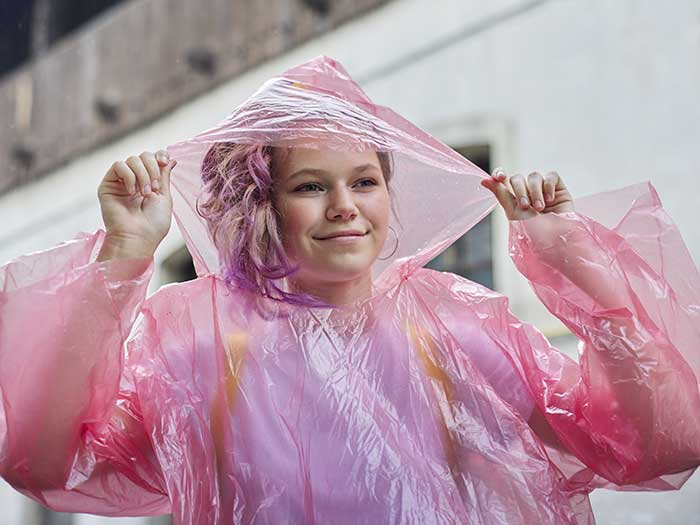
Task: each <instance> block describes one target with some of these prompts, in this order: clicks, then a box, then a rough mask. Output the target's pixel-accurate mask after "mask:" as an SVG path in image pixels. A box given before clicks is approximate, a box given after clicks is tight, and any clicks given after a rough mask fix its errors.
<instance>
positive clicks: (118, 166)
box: [111, 160, 136, 195]
mask: <svg viewBox="0 0 700 525" xmlns="http://www.w3.org/2000/svg"><path fill="white" fill-rule="evenodd" d="M111 171H112V172H113V173H114V176H115V177H116V178H117V179H118V180H120V181H122V182H123V183H124V187H125V188H126V191H127V192H128V193H129V195H134V194H135V193H136V175H134V172H133V171H131V169H129V166H127V165H126V162H124V161H123V160H118V161H117V162H115V163H114V164H112V168H111Z"/></svg>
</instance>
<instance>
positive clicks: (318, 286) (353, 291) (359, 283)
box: [292, 271, 372, 306]
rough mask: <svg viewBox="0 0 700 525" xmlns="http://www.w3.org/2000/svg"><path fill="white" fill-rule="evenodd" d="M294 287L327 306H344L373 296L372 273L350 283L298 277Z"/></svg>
mask: <svg viewBox="0 0 700 525" xmlns="http://www.w3.org/2000/svg"><path fill="white" fill-rule="evenodd" d="M292 287H293V289H294V290H296V291H297V292H304V293H307V294H310V295H313V296H315V297H318V298H319V299H321V300H322V301H324V302H325V303H327V304H330V305H333V306H342V305H345V304H349V303H354V302H356V301H361V300H363V299H367V298H368V297H370V295H372V272H371V271H369V272H367V273H365V274H363V275H361V276H360V277H357V278H356V279H351V280H349V281H320V280H318V279H312V278H303V277H298V278H297V279H295V280H294V281H292Z"/></svg>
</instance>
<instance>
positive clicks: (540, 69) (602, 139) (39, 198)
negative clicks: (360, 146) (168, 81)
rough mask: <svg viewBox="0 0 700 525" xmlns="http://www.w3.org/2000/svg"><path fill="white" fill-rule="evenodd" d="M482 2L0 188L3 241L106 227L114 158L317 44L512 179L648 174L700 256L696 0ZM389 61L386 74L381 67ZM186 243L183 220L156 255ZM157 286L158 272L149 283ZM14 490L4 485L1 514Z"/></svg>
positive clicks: (382, 13)
mask: <svg viewBox="0 0 700 525" xmlns="http://www.w3.org/2000/svg"><path fill="white" fill-rule="evenodd" d="M484 4H485V2H480V1H475V0H453V1H431V2H426V1H424V0H401V1H395V2H393V3H391V4H389V5H387V6H385V7H383V8H380V9H378V10H376V11H374V12H372V13H371V14H370V15H368V16H367V17H365V18H363V19H360V20H358V21H356V22H353V23H350V24H348V25H346V26H344V27H342V28H339V29H337V30H335V31H334V32H333V33H331V34H329V35H327V36H324V37H322V38H319V39H317V40H315V41H313V42H310V43H308V44H306V45H304V46H302V47H300V48H298V49H296V50H294V51H292V52H290V53H288V54H286V55H284V56H282V57H280V58H278V59H276V60H273V61H270V62H268V63H266V64H265V65H264V66H261V67H258V68H256V69H254V70H252V71H249V72H248V73H246V74H245V75H243V76H241V77H240V78H238V79H236V80H235V81H232V82H229V83H227V84H225V85H222V86H220V87H219V88H217V89H216V90H213V91H211V92H210V93H207V94H206V95H205V96H203V97H201V98H199V99H197V100H195V101H192V102H190V103H188V104H186V105H184V106H183V107H181V108H180V109H178V110H177V111H174V112H172V113H171V114H169V115H167V116H166V117H164V118H162V119H161V120H159V121H158V122H155V123H154V124H152V125H150V126H148V127H145V128H142V129H139V130H138V131H136V132H134V133H133V134H131V135H130V136H128V137H126V138H124V139H122V140H119V141H116V142H114V143H112V144H109V145H107V146H105V147H104V148H101V149H99V150H97V151H94V152H92V153H91V154H89V155H86V156H84V157H82V158H80V159H77V160H76V161H74V162H73V163H71V164H70V165H68V166H65V167H63V168H61V169H58V170H56V171H55V172H54V173H53V174H51V175H50V176H48V177H46V178H45V179H42V180H41V181H39V182H37V183H35V184H32V185H31V186H27V187H24V188H21V189H19V190H17V191H15V192H13V193H11V194H9V195H6V196H4V197H2V198H0V224H2V225H3V230H2V234H1V237H2V238H7V237H8V236H9V235H11V234H12V232H17V231H20V230H22V231H26V234H25V235H23V236H22V237H21V238H18V239H15V240H12V241H11V242H4V243H1V245H0V262H3V261H6V260H8V259H9V258H12V257H15V256H17V255H20V254H22V253H26V252H28V251H32V250H39V249H43V248H45V247H48V246H49V245H52V244H55V243H57V242H59V241H61V240H64V239H68V238H69V237H71V236H73V235H74V234H75V232H77V231H78V230H86V231H90V230H94V229H96V228H98V227H99V226H100V225H101V221H100V217H99V210H98V205H97V198H96V194H95V191H96V188H97V185H98V182H99V180H100V179H101V177H102V176H103V174H104V172H105V170H106V169H107V168H108V167H109V165H110V164H111V163H112V162H113V161H114V160H117V159H125V158H126V157H127V156H129V155H131V154H138V153H140V152H141V151H143V150H145V149H148V150H155V149H157V148H160V147H163V146H165V145H167V144H169V143H172V142H175V141H177V140H180V139H183V138H186V137H189V136H192V135H193V134H195V133H197V132H199V131H201V130H202V129H205V128H207V127H210V126H212V125H214V124H215V123H217V122H218V121H220V120H221V119H222V118H223V117H224V116H226V115H227V114H228V113H229V112H230V110H231V109H232V108H234V107H235V106H236V105H237V104H238V103H240V102H241V101H242V100H243V99H244V98H246V97H247V96H248V95H249V94H250V93H252V92H253V91H254V90H255V89H256V88H257V87H258V86H259V85H260V84H261V83H262V82H263V81H264V80H266V79H267V78H269V77H270V76H272V75H274V74H278V73H280V72H281V71H283V70H284V69H286V68H287V67H290V66H292V65H295V64H297V63H299V62H302V61H305V60H307V59H309V58H312V57H314V56H316V55H319V54H326V55H329V56H332V57H334V58H336V59H338V60H339V61H341V62H342V63H343V65H344V66H345V67H346V68H347V69H348V70H349V72H350V73H351V74H352V75H353V76H355V77H356V78H357V79H360V80H362V79H369V80H368V81H367V82H365V83H363V86H364V87H365V89H366V91H367V92H368V94H369V95H370V97H372V98H373V99H374V100H375V101H376V102H378V103H381V104H385V105H388V106H390V107H392V108H393V109H394V110H396V111H398V112H399V113H401V114H402V115H404V116H405V117H407V118H408V119H409V120H412V121H413V122H414V123H416V124H417V125H418V126H420V127H423V128H425V129H427V130H428V131H429V132H431V133H433V134H435V135H436V136H437V137H438V138H440V139H442V140H443V141H445V142H447V143H449V144H450V145H454V146H457V145H463V144H465V143H468V142H470V141H478V142H482V141H488V142H490V143H491V146H492V151H493V152H494V158H493V164H494V166H496V165H501V166H503V167H504V168H505V169H506V170H507V171H508V172H509V173H513V172H522V173H524V174H526V173H528V172H529V171H532V170H557V171H558V172H559V173H560V174H561V175H562V176H563V177H564V179H565V180H566V182H567V183H568V185H569V187H570V189H571V190H572V192H573V193H574V195H584V194H589V193H593V192H596V191H601V190H608V189H614V188H618V187H620V186H624V185H627V184H632V183H634V182H638V181H641V180H647V179H650V180H651V181H652V182H653V183H654V185H655V186H656V188H657V189H658V191H659V193H660V196H661V198H662V200H663V202H664V204H665V207H666V208H667V210H668V211H669V212H670V213H671V215H672V216H673V217H674V218H675V220H676V221H677V223H678V225H679V227H680V230H681V232H682V233H683V235H684V237H685V239H686V241H687V243H688V245H689V247H690V250H691V253H692V254H693V256H694V257H695V260H696V261H698V260H700V231H699V230H696V229H694V228H693V227H694V226H695V221H696V220H697V205H698V202H699V201H700V190H699V189H698V187H697V186H696V185H695V184H696V183H695V180H696V170H697V168H696V166H697V163H696V159H695V149H696V147H697V143H698V137H700V104H698V103H697V98H698V92H700V89H699V88H700V56H699V55H700V51H699V50H700V23H699V22H698V21H699V20H700V3H698V2H697V1H695V0H676V1H674V2H673V3H669V4H666V5H665V6H664V8H663V9H660V8H659V7H658V4H655V3H652V2H642V1H638V0H618V1H616V2H600V1H598V2H583V1H573V0H568V1H567V0H563V1H556V2H555V1H550V2H535V3H534V4H537V5H536V6H535V7H533V8H532V9H530V10H525V11H524V12H521V13H520V14H514V13H515V12H517V11H518V10H519V9H522V8H523V6H527V5H530V4H533V3H532V2H522V1H515V0H492V1H491V2H489V3H488V6H485V5H484ZM459 31H463V32H464V33H465V35H466V36H464V37H463V38H461V39H458V40H457V41H455V42H454V43H453V44H452V45H449V46H446V47H442V48H441V49H440V50H438V51H436V52H434V53H432V54H428V55H426V56H425V57H424V58H422V59H421V60H419V61H417V62H416V61H414V62H413V63H410V61H409V63H406V64H404V65H401V66H400V67H395V66H392V64H397V63H399V64H401V61H402V60H403V59H404V58H406V57H410V56H411V54H413V53H416V52H417V53H420V51H421V50H424V49H426V47H427V46H431V45H433V44H435V45H437V47H439V43H440V41H441V40H443V39H444V38H445V37H447V36H449V35H450V34H453V33H455V32H459ZM397 61H398V62H397ZM385 67H388V71H389V72H388V73H385V74H377V71H380V70H382V69H383V68H385ZM495 221H496V235H495V247H494V259H495V261H496V268H495V270H496V275H495V279H496V284H497V287H498V289H499V290H500V291H502V292H504V293H506V294H507V295H509V296H510V297H511V305H512V308H513V310H514V311H515V313H516V314H517V315H519V316H520V317H521V318H523V319H524V320H528V321H533V322H535V323H536V324H538V326H540V327H541V328H542V329H543V330H545V331H546V332H548V333H550V334H552V335H556V334H557V333H560V329H561V324H560V323H558V322H557V321H554V320H553V318H551V316H549V315H548V314H546V312H544V309H543V308H542V307H541V305H539V303H538V302H537V300H536V298H535V297H534V296H533V295H532V293H531V292H530V291H529V288H528V287H527V285H526V282H525V281H524V279H523V278H521V277H520V276H519V275H518V274H517V272H516V271H515V270H514V267H513V265H512V263H511V262H510V260H509V258H508V256H507V252H506V238H505V234H506V224H505V220H504V219H503V217H502V214H501V215H498V216H497V218H496V219H495ZM180 245H181V238H180V236H179V233H178V232H177V231H176V227H173V229H172V231H171V233H170V235H169V236H168V238H167V239H166V241H165V243H164V245H163V246H162V247H161V249H160V250H159V253H158V254H157V256H156V259H157V261H161V260H162V259H163V258H164V257H166V256H168V255H170V254H171V253H172V252H173V251H174V250H175V249H177V248H178V247H179V246H180ZM158 284H159V281H158V276H156V279H154V282H153V285H152V290H154V289H155V288H157V286H158ZM695 478H697V476H696V477H695ZM695 478H693V480H691V482H689V484H688V486H687V487H686V489H684V490H683V491H682V492H681V493H679V494H660V495H653V496H649V495H627V494H615V495H613V496H612V497H613V499H612V500H610V499H609V496H608V495H605V493H603V494H604V497H603V496H601V497H598V496H596V495H595V494H594V496H593V498H592V499H593V501H594V505H598V507H596V508H597V510H598V516H599V522H600V523H606V521H605V515H608V516H612V514H611V513H612V510H610V511H606V510H605V509H606V508H607V509H613V507H619V506H620V505H622V508H625V507H624V506H625V505H629V504H630V503H629V502H632V501H634V508H635V509H636V510H637V511H638V512H642V514H643V517H642V518H640V519H652V520H653V519H656V518H654V516H655V515H654V514H653V512H655V509H660V508H661V507H662V506H661V505H658V502H659V501H661V500H660V499H659V498H664V499H663V501H664V502H665V504H666V505H668V504H669V503H668V502H669V501H671V502H673V501H674V500H673V498H677V499H676V500H675V501H677V502H679V503H678V504H679V505H681V506H682V505H690V497H691V495H692V494H695V496H694V497H697V496H698V495H700V490H699V489H700V484H699V483H697V482H696V479H695ZM693 483H694V484H693ZM6 492H7V491H5V492H0V499H1V503H2V504H3V505H2V506H3V507H4V508H7V506H6V505H5V504H6V502H8V497H7V495H6ZM625 498H627V499H625ZM631 498H636V499H634V500H632V499H631ZM654 498H657V499H656V500H654ZM669 498H670V499H669ZM611 501H612V503H611ZM15 505H16V503H15ZM644 505H647V506H648V509H647V508H645V507H644ZM688 508H690V507H689V506H688ZM640 509H641V511H640ZM605 512H608V514H605ZM616 512H618V511H616ZM644 513H646V514H644ZM642 514H640V515H642ZM644 516H646V518H645V517H644ZM650 516H651V518H649V517H650ZM610 519H612V518H610ZM659 519H661V518H659ZM669 519H670V520H673V519H675V517H674V516H671V517H668V516H666V517H664V518H663V522H664V523H674V522H673V521H669ZM678 519H684V518H683V516H680V517H679V518H678ZM102 521H104V522H106V521H108V520H102ZM642 522H643V521H639V523H642ZM647 522H648V523H651V522H654V521H644V523H647ZM608 523H612V521H608ZM634 523H637V522H636V521H635V522H634ZM678 523H681V521H679V522H678Z"/></svg>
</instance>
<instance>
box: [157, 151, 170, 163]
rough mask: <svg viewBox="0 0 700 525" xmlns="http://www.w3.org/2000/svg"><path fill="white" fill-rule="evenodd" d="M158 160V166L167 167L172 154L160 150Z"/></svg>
mask: <svg viewBox="0 0 700 525" xmlns="http://www.w3.org/2000/svg"><path fill="white" fill-rule="evenodd" d="M156 160H157V161H158V164H160V165H161V166H162V167H165V166H166V165H167V164H168V163H169V162H170V154H169V153H168V151H167V150H164V149H159V150H158V151H156Z"/></svg>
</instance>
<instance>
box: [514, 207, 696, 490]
mask: <svg viewBox="0 0 700 525" xmlns="http://www.w3.org/2000/svg"><path fill="white" fill-rule="evenodd" d="M511 253H512V255H513V258H514V260H515V263H516V266H517V267H518V269H519V270H520V271H521V273H523V275H525V276H526V277H527V278H528V280H530V282H531V283H532V285H533V287H534V288H535V291H536V293H537V294H538V296H539V297H540V299H541V300H542V301H543V303H544V304H545V305H546V306H547V308H548V309H549V310H550V311H552V313H554V314H555V315H557V317H559V318H560V319H561V320H562V321H563V322H564V323H565V324H566V325H567V326H568V327H569V328H570V329H571V330H572V332H574V333H575V334H576V335H577V336H578V337H579V338H580V339H581V340H582V341H584V343H585V347H584V351H583V354H582V357H581V363H580V373H577V370H576V369H575V368H573V367H572V363H569V364H568V365H567V366H565V367H563V368H562V369H561V370H560V371H558V372H557V373H558V376H559V377H558V378H557V380H556V381H553V380H552V379H553V378H552V374H551V372H552V370H549V371H546V370H544V367H543V366H542V363H538V359H541V357H542V356H537V355H535V356H533V359H532V360H531V362H530V363H528V366H527V367H526V368H528V370H527V374H526V375H527V377H528V379H529V380H530V384H531V387H532V389H533V390H534V391H535V392H537V393H538V397H539V399H538V406H539V408H540V410H541V411H542V414H540V417H541V418H543V419H544V420H546V423H547V425H545V421H542V420H538V416H537V415H535V419H534V420H533V421H532V423H533V425H532V426H533V428H536V429H539V432H543V433H546V432H547V431H548V429H547V427H548V426H549V427H551V428H552V429H553V431H554V433H555V434H556V435H557V436H558V438H559V439H560V440H561V442H563V443H564V444H565V445H566V446H567V448H568V449H570V450H571V451H572V452H574V453H575V454H576V455H577V456H578V457H579V458H580V459H581V460H583V461H584V463H586V464H587V465H589V466H590V467H591V468H593V470H594V471H596V472H597V473H599V474H600V475H602V476H603V477H605V478H606V479H609V480H611V481H613V482H614V483H616V484H618V485H625V484H634V483H640V482H644V481H647V480H651V479H654V478H656V477H658V476H661V475H664V474H671V473H676V472H683V471H685V470H687V469H691V468H694V467H695V466H697V465H698V464H700V422H699V420H698V416H697V414H699V413H700V396H699V395H698V386H697V377H696V373H695V372H694V371H693V368H692V367H691V365H690V363H691V362H692V358H690V359H686V357H684V355H683V353H682V352H683V351H685V352H686V353H690V352H692V351H693V350H694V346H696V345H697V339H695V341H694V343H693V340H691V339H685V340H684V341H675V343H676V344H674V341H673V340H672V336H673V335H674V334H675V335H677V334H691V333H692V331H693V330H692V329H691V328H690V327H689V326H688V324H689V323H690V324H692V323H693V322H697V320H694V317H696V314H694V313H693V310H692V309H691V310H689V309H687V308H686V305H684V304H683V301H682V300H681V299H680V298H679V297H678V296H677V295H676V294H675V293H674V291H673V289H671V288H670V287H669V285H668V283H667V282H666V281H665V279H664V278H663V276H661V275H659V274H658V273H657V272H655V271H654V269H653V268H652V267H650V266H649V265H648V264H646V263H645V261H644V260H643V259H642V258H641V257H640V256H639V255H638V254H637V253H636V252H635V251H634V250H633V249H632V248H631V246H630V245H629V244H628V243H626V241H625V239H624V238H623V237H622V236H620V235H618V234H617V233H615V232H613V231H611V230H608V229H607V228H605V227H603V226H602V225H600V224H598V223H596V222H595V221H592V220H591V219H589V218H587V217H584V216H581V215H579V214H576V213H567V214H562V215H554V214H548V215H542V216H540V217H537V218H535V219H530V220H528V221H517V222H513V223H512V224H511ZM663 310H665V312H662V311H663ZM678 342H682V343H685V344H687V345H690V346H688V347H685V348H680V347H678V345H677V343H678ZM693 345H694V346H693ZM539 432H538V433H539Z"/></svg>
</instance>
